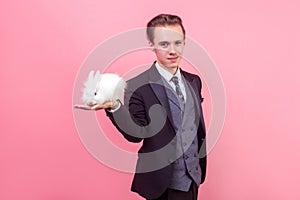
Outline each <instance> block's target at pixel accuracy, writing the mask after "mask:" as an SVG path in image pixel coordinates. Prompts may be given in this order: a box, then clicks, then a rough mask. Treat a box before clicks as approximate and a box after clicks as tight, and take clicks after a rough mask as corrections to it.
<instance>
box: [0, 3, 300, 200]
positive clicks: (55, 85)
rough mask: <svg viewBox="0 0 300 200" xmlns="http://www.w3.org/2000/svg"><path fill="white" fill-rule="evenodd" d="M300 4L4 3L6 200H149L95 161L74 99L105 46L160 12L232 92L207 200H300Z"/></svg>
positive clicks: (0, 179)
mask: <svg viewBox="0 0 300 200" xmlns="http://www.w3.org/2000/svg"><path fill="white" fill-rule="evenodd" d="M299 6H300V4H299V3H298V1H296V0H287V1H271V0H269V1H267V0H263V1H262V0H252V1H238V0H227V1H215V0H212V1H202V0H201V1H193V2H189V3H188V2H187V1H177V0H174V1H168V2H162V1H154V0H152V1H148V2H145V1H133V0H130V1H115V0H110V1H107V2H105V3H104V2H101V1H78V0H72V1H71V0H66V1H58V0H52V1H50V0H49V1H45V0H44V1H43V0H42V1H32V0H28V1H17V0H10V1H1V3H0V55H1V56H0V58H1V59H0V66H1V68H0V70H1V73H0V87H1V88H0V89H1V104H0V111H1V114H0V119H1V121H0V122H1V125H0V199H1V200H2V199H3V200H14V199H22V200H52V199H55V200H83V199H84V200H86V199H88V200H96V199H113V200H115V199H122V200H126V199H128V200H134V199H141V198H140V197H139V196H138V195H136V194H134V193H131V192H130V191H129V189H130V184H131V180H132V174H128V173H123V172H118V171H115V170H112V169H110V168H108V167H106V166H105V165H103V164H101V163H100V162H99V161H97V160H96V159H95V158H94V157H93V156H92V155H91V154H89V153H88V152H87V151H86V149H85V147H84V146H83V144H82V143H81V141H80V139H79V137H78V133H77V131H76V128H75V124H74V121H73V114H72V110H73V108H72V92H73V84H74V81H75V79H76V75H77V72H78V70H79V69H80V66H81V64H82V62H83V61H84V59H85V58H86V57H87V55H88V54H89V52H90V51H91V50H92V49H93V48H94V47H95V46H97V45H98V44H99V43H101V42H102V41H104V40H106V39H107V38H108V37H110V36H112V35H115V34H118V33H119V32H122V31H127V30H130V29H133V28H139V27H145V24H146V23H147V21H148V20H149V19H150V18H152V17H153V16H155V15H157V14H159V13H161V12H168V13H174V14H178V15H180V16H181V17H182V19H183V20H184V24H185V27H186V30H187V34H188V35H189V36H190V37H192V38H193V39H194V40H196V41H198V42H199V43H200V44H202V45H203V47H204V48H205V49H206V50H207V52H208V53H209V55H210V56H211V57H212V59H213V60H214V62H215V63H216V65H217V66H218V68H219V71H220V74H221V75H222V78H223V81H224V85H225V89H226V95H227V115H226V122H225V126H224V129H223V133H222V135H221V137H220V140H219V141H218V143H217V145H216V146H215V148H214V149H213V151H211V152H210V154H209V159H208V162H209V164H208V174H207V179H206V182H205V184H204V185H202V186H201V189H200V195H199V199H210V200H215V199H216V200H232V199H238V200H240V199H245V200H248V199H249V200H250V199H251V200H252V199H256V200H258V199H259V200H260V199H263V200H265V199H271V200H281V199H289V200H292V199H300V191H299V182H300V181H299V180H300V173H299V168H300V162H299V153H298V151H299V150H300V149H299V140H300V136H299V117H298V116H299V113H300V106H299V105H298V104H297V103H299V101H300V95H299V94H300V89H299V88H300V79H299V78H298V76H299V72H300V70H299V66H300V59H299V52H300V39H299V35H300V29H299V17H300V14H299ZM120 45H122V44H120ZM123 67H128V69H129V68H130V66H123ZM206 95H208V93H206ZM208 104H209V101H207V102H205V104H204V107H205V109H206V110H209V105H208ZM100 114H101V113H100ZM206 120H207V116H206ZM112 137H115V136H112ZM116 137H119V139H118V141H115V142H116V143H118V144H120V145H121V146H122V147H124V148H129V149H130V148H131V144H129V143H126V142H124V140H123V139H122V137H121V136H119V135H118V136H116ZM114 140H115V138H114ZM126 146H127V147H126ZM134 148H135V147H132V149H134Z"/></svg>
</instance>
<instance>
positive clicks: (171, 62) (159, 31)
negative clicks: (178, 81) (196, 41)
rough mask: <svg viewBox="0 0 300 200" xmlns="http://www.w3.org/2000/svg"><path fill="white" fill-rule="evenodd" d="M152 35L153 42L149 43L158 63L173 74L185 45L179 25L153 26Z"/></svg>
mask: <svg viewBox="0 0 300 200" xmlns="http://www.w3.org/2000/svg"><path fill="white" fill-rule="evenodd" d="M153 35H154V38H153V44H150V45H151V46H152V47H153V48H154V49H153V51H154V52H155V54H156V57H157V62H158V64H159V65H160V66H161V67H163V68H164V69H166V70H168V71H169V72H171V73H173V74H174V73H175V72H176V70H177V67H178V65H179V63H180V60H181V56H182V53H183V48H184V45H185V41H184V36H183V32H182V29H181V27H180V25H171V26H169V25H167V26H158V27H155V28H154V33H153Z"/></svg>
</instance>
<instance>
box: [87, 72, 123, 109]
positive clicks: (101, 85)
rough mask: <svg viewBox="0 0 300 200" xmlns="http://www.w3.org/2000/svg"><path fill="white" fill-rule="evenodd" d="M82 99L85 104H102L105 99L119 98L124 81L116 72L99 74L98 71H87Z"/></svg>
mask: <svg viewBox="0 0 300 200" xmlns="http://www.w3.org/2000/svg"><path fill="white" fill-rule="evenodd" d="M84 86H85V88H84V89H83V95H82V100H83V102H84V103H85V104H103V103H104V102H105V101H107V100H117V99H121V98H122V96H123V93H124V88H125V86H126V83H125V81H124V79H123V78H121V77H120V76H118V75H117V74H109V73H105V74H100V72H99V71H96V73H95V75H94V71H91V72H90V73H89V76H88V79H87V81H86V82H85V83H84Z"/></svg>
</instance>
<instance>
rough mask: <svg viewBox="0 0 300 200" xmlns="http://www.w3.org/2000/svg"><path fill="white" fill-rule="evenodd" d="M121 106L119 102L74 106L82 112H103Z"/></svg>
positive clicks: (110, 101)
mask: <svg viewBox="0 0 300 200" xmlns="http://www.w3.org/2000/svg"><path fill="white" fill-rule="evenodd" d="M118 105H119V102H118V101H117V100H109V101H106V102H104V103H103V104H101V105H100V104H83V105H74V108H77V109H82V110H101V109H116V108H117V107H118Z"/></svg>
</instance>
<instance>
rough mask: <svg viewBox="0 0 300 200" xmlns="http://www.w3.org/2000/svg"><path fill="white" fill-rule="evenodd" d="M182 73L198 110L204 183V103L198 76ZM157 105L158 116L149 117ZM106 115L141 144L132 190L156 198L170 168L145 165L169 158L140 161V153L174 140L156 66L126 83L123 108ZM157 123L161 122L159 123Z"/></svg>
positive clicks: (168, 108)
mask: <svg viewBox="0 0 300 200" xmlns="http://www.w3.org/2000/svg"><path fill="white" fill-rule="evenodd" d="M181 72H182V75H183V76H184V77H185V79H186V80H187V82H188V83H189V84H190V85H191V87H192V88H193V91H194V94H195V96H196V104H197V106H196V107H197V108H196V107H195V109H198V110H199V118H198V120H199V125H198V130H197V136H198V143H199V144H198V148H199V162H200V167H201V170H202V176H201V183H203V182H204V180H205V175H206V149H205V148H206V147H205V145H206V144H205V125H204V120H203V115H202V107H201V103H202V100H203V98H202V96H201V87H202V84H201V80H200V78H199V77H198V76H197V75H194V74H190V73H187V72H185V71H183V70H181ZM157 104H159V105H161V106H162V107H163V109H160V111H159V112H158V111H157V110H156V111H155V115H160V116H151V111H150V114H149V109H150V108H151V107H152V106H153V105H157ZM158 110H159V109H158ZM106 113H107V115H108V117H109V118H110V119H111V121H112V123H113V124H114V125H115V126H116V128H117V129H118V130H119V131H120V132H121V133H122V134H123V136H124V137H125V138H126V139H127V140H128V141H130V142H141V141H143V145H142V146H141V148H140V150H139V152H138V153H139V158H138V161H137V169H136V171H137V172H136V173H135V176H134V179H133V183H132V188H131V189H132V191H134V192H137V193H139V194H140V195H141V196H143V197H145V198H150V199H151V198H158V197H159V196H160V195H161V194H162V193H163V192H164V191H165V190H166V188H167V187H168V185H169V182H170V180H171V175H172V165H170V164H167V165H164V166H163V167H162V168H159V169H157V170H151V169H148V168H147V166H149V165H151V164H153V163H155V162H162V160H164V159H165V160H166V162H168V158H165V157H164V155H162V156H158V157H157V156H154V157H153V158H151V159H150V160H149V159H148V160H147V158H146V159H144V158H142V156H141V154H146V153H149V152H155V151H157V150H159V149H161V148H162V147H164V146H166V145H167V144H168V143H169V142H170V141H171V140H172V139H173V138H174V137H175V135H176V131H175V129H174V125H173V121H172V117H171V111H170V106H169V102H168V99H167V96H166V89H165V88H164V87H163V84H162V79H161V76H160V74H159V72H158V71H157V69H156V67H155V64H153V65H152V66H151V68H149V69H148V70H146V71H145V72H143V73H142V74H140V75H138V76H137V77H135V78H133V79H131V80H129V81H127V88H126V90H125V96H124V106H123V105H122V106H121V108H120V109H118V110H117V111H116V112H113V113H111V112H108V111H106ZM163 117H166V119H165V121H164V120H163V121H162V120H156V122H155V119H157V118H163ZM160 121H162V122H163V123H161V124H159V122H160ZM154 122H155V123H156V125H153V124H155V123H154ZM152 123H153V124H152ZM157 123H158V125H157ZM157 126H160V127H158V128H159V129H157ZM154 129H156V130H154ZM153 130H154V132H157V134H154V133H152V132H151V131H153ZM147 134H149V135H151V134H152V135H153V136H152V135H151V137H149V135H147ZM156 159H157V160H156ZM158 159H159V160H158ZM147 170H148V171H147ZM145 171H146V172H145Z"/></svg>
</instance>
